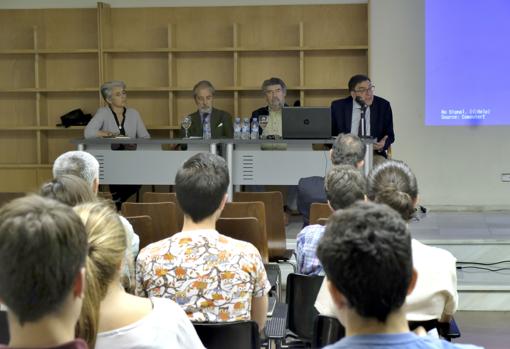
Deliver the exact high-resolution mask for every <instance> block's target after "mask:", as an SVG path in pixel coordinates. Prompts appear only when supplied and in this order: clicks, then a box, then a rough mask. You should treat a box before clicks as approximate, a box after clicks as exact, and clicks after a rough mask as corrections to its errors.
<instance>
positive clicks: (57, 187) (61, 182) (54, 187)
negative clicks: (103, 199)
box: [39, 174, 97, 207]
mask: <svg viewBox="0 0 510 349" xmlns="http://www.w3.org/2000/svg"><path fill="white" fill-rule="evenodd" d="M39 195H41V196H42V197H45V198H49V199H54V200H57V201H60V202H61V203H63V204H66V205H68V206H71V207H73V206H76V205H79V204H82V203H86V202H94V201H97V196H96V195H95V194H94V193H93V192H92V190H91V189H90V187H89V186H88V185H87V182H85V181H84V180H83V179H81V178H80V177H76V176H74V175H70V174H67V175H62V176H58V177H55V178H53V179H52V180H51V181H49V182H46V183H44V184H43V185H42V186H41V189H39Z"/></svg>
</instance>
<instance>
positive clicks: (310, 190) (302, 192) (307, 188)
mask: <svg viewBox="0 0 510 349" xmlns="http://www.w3.org/2000/svg"><path fill="white" fill-rule="evenodd" d="M297 190H298V194H297V208H298V211H299V213H301V214H302V215H303V226H306V225H308V224H310V206H311V205H312V204H313V203H314V202H323V203H326V202H328V198H327V196H326V190H324V177H319V176H313V177H305V178H301V179H300V180H299V183H298V189H297Z"/></svg>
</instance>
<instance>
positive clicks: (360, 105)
mask: <svg viewBox="0 0 510 349" xmlns="http://www.w3.org/2000/svg"><path fill="white" fill-rule="evenodd" d="M348 87H349V92H350V96H349V97H347V98H344V99H338V100H335V101H333V103H331V122H332V128H331V130H332V136H334V137H336V136H337V135H338V134H339V133H352V134H355V135H358V136H360V137H361V136H370V137H373V138H376V143H375V144H374V153H375V155H380V156H383V157H385V158H387V157H388V154H387V151H388V148H389V147H390V145H391V144H392V143H393V142H394V141H395V134H394V132H393V113H392V111H391V106H390V103H389V102H388V101H387V100H385V99H384V98H381V97H378V96H375V95H374V91H375V85H374V84H372V81H370V79H369V78H368V76H365V75H354V76H353V77H352V78H351V79H350V80H349V84H348ZM363 109H365V127H364V130H363V128H362V127H361V126H362V123H361V115H362V110H363ZM374 161H375V158H374Z"/></svg>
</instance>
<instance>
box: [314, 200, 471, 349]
mask: <svg viewBox="0 0 510 349" xmlns="http://www.w3.org/2000/svg"><path fill="white" fill-rule="evenodd" d="M411 244H412V242H411V237H410V234H409V231H408V228H407V225H406V222H405V221H404V220H402V217H401V216H400V215H399V214H398V213H397V212H395V211H394V210H392V209H390V208H389V207H388V206H386V205H379V204H375V203H367V202H359V203H356V204H354V205H353V206H351V208H349V209H347V210H343V211H337V212H335V213H334V214H333V215H332V216H331V217H330V220H329V223H328V226H327V228H326V232H325V234H324V237H323V239H322V240H321V242H320V243H319V247H318V249H317V254H318V256H319V259H320V261H321V262H322V265H323V266H324V270H325V272H326V276H327V280H328V281H327V288H328V291H329V293H330V294H331V298H332V299H333V303H334V307H335V308H334V310H335V313H336V314H338V319H339V320H340V322H341V323H342V324H343V326H344V327H345V333H346V337H344V338H343V339H341V340H340V341H338V342H337V343H335V344H332V345H330V346H327V347H326V348H330V349H341V348H349V349H355V348H360V349H361V348H363V349H370V348H379V349H385V348H388V349H389V348H391V349H399V348H402V349H404V348H406V349H414V348H416V349H417V348H423V349H425V348H431V349H436V348H444V349H447V348H475V347H474V346H471V345H462V344H452V343H450V342H446V341H444V340H440V339H437V338H432V337H429V336H418V335H417V334H415V333H413V332H411V331H410V330H409V326H408V322H407V320H406V311H405V309H404V307H403V304H404V301H405V299H406V295H408V294H411V293H412V292H413V288H414V287H415V285H416V278H417V273H416V270H415V269H413V258H412V254H413V252H414V249H413V248H412V247H411ZM418 279H419V276H418ZM476 348H478V347H476Z"/></svg>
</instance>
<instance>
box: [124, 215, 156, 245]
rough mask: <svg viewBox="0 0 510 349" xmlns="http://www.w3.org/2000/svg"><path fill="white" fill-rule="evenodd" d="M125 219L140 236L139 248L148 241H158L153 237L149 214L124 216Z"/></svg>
mask: <svg viewBox="0 0 510 349" xmlns="http://www.w3.org/2000/svg"><path fill="white" fill-rule="evenodd" d="M126 219H127V220H128V221H129V223H131V225H132V226H133V230H134V231H135V233H136V234H137V235H138V236H139V237H140V250H141V249H142V248H144V247H145V246H147V245H149V244H150V243H153V242H156V241H158V240H155V238H154V228H153V227H152V218H151V216H147V215H144V216H131V217H126Z"/></svg>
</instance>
